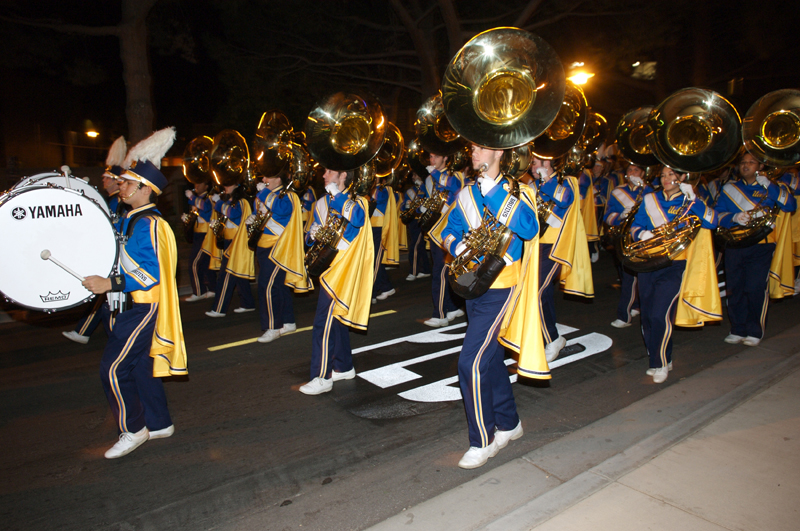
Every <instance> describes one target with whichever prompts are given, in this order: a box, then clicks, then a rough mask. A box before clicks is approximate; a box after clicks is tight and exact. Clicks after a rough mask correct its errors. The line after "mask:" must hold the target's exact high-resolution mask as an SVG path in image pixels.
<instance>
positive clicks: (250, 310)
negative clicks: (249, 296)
mask: <svg viewBox="0 0 800 531" xmlns="http://www.w3.org/2000/svg"><path fill="white" fill-rule="evenodd" d="M254 311H256V309H255V308H243V307H241V306H240V307H238V308H236V309H235V310H233V313H247V312H254Z"/></svg>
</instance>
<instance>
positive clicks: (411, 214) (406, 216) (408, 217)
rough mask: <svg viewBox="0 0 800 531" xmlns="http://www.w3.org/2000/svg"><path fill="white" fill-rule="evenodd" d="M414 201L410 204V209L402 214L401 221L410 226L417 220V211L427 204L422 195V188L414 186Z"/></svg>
mask: <svg viewBox="0 0 800 531" xmlns="http://www.w3.org/2000/svg"><path fill="white" fill-rule="evenodd" d="M423 186H424V184H423ZM414 192H415V195H414V199H412V200H411V203H409V204H408V208H407V209H406V210H404V211H402V212H400V221H402V222H403V223H405V224H406V225H408V224H409V223H411V222H412V221H414V220H415V219H417V209H418V208H419V207H421V206H422V204H423V203H424V202H425V197H424V196H423V195H422V187H421V186H417V185H414Z"/></svg>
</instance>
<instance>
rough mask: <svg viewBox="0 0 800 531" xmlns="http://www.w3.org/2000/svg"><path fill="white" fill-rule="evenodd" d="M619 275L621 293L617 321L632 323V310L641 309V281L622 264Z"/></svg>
mask: <svg viewBox="0 0 800 531" xmlns="http://www.w3.org/2000/svg"><path fill="white" fill-rule="evenodd" d="M617 272H618V273H619V279H620V286H621V291H620V294H619V304H618V305H617V319H619V320H620V321H625V322H626V323H630V322H631V310H638V309H639V297H638V291H639V281H638V278H637V276H636V273H633V272H631V271H628V270H627V269H625V268H624V267H622V264H619V265H618V266H617Z"/></svg>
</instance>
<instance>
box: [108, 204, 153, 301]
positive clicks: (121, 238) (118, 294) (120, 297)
mask: <svg viewBox="0 0 800 531" xmlns="http://www.w3.org/2000/svg"><path fill="white" fill-rule="evenodd" d="M120 203H122V202H121V201H120ZM154 209H155V207H154V208H148V209H146V210H142V211H141V212H137V213H136V214H134V215H133V216H132V217H131V218H130V221H129V222H128V227H127V229H126V230H125V234H122V233H120V232H118V233H117V241H118V242H119V258H118V259H117V263H116V264H114V270H113V272H112V274H113V275H118V274H119V272H120V261H121V260H122V253H123V252H124V250H125V245H126V244H127V243H128V239H129V238H130V237H131V234H133V227H134V226H135V225H136V222H137V221H139V218H142V217H144V216H147V215H150V214H153V210H154ZM155 215H157V214H155ZM123 220H124V218H120V223H122V222H123ZM106 298H107V300H108V308H109V310H111V315H112V316H113V317H116V316H117V315H119V314H120V313H122V312H124V311H126V310H130V309H131V308H133V297H129V296H128V294H127V293H125V292H124V291H109V292H108V293H107V294H106Z"/></svg>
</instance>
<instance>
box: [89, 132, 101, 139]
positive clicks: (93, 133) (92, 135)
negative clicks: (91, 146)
mask: <svg viewBox="0 0 800 531" xmlns="http://www.w3.org/2000/svg"><path fill="white" fill-rule="evenodd" d="M99 134H100V133H98V132H97V131H86V136H88V137H89V138H97V136H98V135H99Z"/></svg>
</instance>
